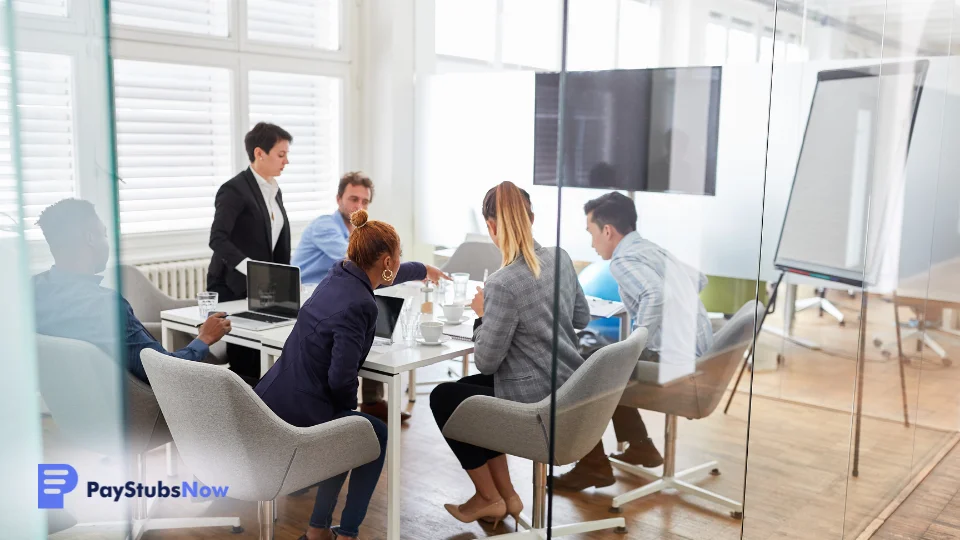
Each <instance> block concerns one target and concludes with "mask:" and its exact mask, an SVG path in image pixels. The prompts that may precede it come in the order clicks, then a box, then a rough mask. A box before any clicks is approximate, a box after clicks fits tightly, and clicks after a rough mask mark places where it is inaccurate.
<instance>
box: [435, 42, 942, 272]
mask: <svg viewBox="0 0 960 540" xmlns="http://www.w3.org/2000/svg"><path fill="white" fill-rule="evenodd" d="M944 62H946V60H943V59H934V61H933V62H932V67H931V70H930V75H929V78H928V85H927V86H928V89H929V91H928V93H927V95H926V96H925V98H924V99H923V100H922V101H921V105H920V111H919V113H918V119H917V125H916V128H915V132H914V140H913V151H912V153H911V157H910V159H909V161H908V166H907V178H908V179H912V180H911V181H912V182H920V181H921V180H922V181H924V182H927V183H928V184H929V182H931V178H932V179H933V180H932V181H933V183H934V186H935V185H936V182H937V178H956V177H957V175H958V174H960V166H957V168H956V169H951V170H949V171H947V170H945V168H946V167H947V166H951V167H953V166H955V165H956V164H955V163H954V161H956V160H952V161H951V160H950V159H948V157H947V156H946V154H944V159H943V163H942V167H943V168H944V170H941V163H940V159H938V158H939V156H940V155H941V149H940V147H941V122H942V118H943V117H942V112H943V107H944V105H943V99H944V94H943V91H942V90H943V89H945V88H946V85H947V82H948V81H947V74H948V70H947V68H946V65H945V63H944ZM858 64H862V61H855V60H835V61H819V62H810V63H803V64H779V65H777V66H776V69H775V71H774V74H773V89H772V93H771V90H770V86H769V81H770V74H769V67H768V66H767V67H764V66H762V65H758V64H753V65H740V66H727V67H725V68H724V72H723V82H722V87H721V105H720V134H719V142H718V163H717V193H716V196H714V197H701V196H692V195H675V194H662V193H637V194H636V201H637V210H638V214H639V216H640V219H639V227H638V228H639V230H640V233H641V234H642V235H644V236H645V237H647V238H649V239H651V240H653V241H654V242H657V243H658V244H661V245H662V246H664V247H665V248H667V249H669V250H671V251H673V252H674V253H676V254H677V255H678V256H679V257H680V258H681V259H683V260H684V261H686V262H688V263H690V264H692V265H694V266H696V267H698V268H700V269H701V270H702V271H703V272H705V273H708V274H711V275H720V276H730V277H740V278H751V277H755V276H756V275H757V267H758V254H760V253H761V248H760V241H761V235H760V231H761V223H762V231H763V236H762V240H763V248H762V261H760V268H761V276H762V277H763V278H764V279H767V280H771V279H774V278H775V275H776V271H775V270H774V268H773V264H772V263H773V256H774V253H775V249H776V244H777V241H778V239H779V236H780V234H779V233H780V227H781V225H782V222H783V215H784V212H785V210H786V204H787V199H788V196H789V192H790V187H791V185H792V182H793V173H794V168H795V165H796V160H797V155H798V151H799V148H800V143H801V139H802V136H803V131H804V127H805V124H806V117H807V114H808V110H809V104H810V100H811V98H812V94H813V89H814V86H815V83H816V75H817V73H818V72H819V71H820V70H823V69H836V68H838V67H843V66H848V65H858ZM954 79H956V77H954ZM950 84H951V86H953V87H956V86H958V84H957V82H956V81H951V83H950ZM421 89H422V93H421V95H420V100H419V101H418V116H417V118H418V125H417V156H416V158H417V159H416V161H417V179H418V182H417V184H416V190H417V191H416V197H417V200H418V201H421V202H420V204H421V205H422V208H423V209H424V210H425V211H424V212H420V213H418V215H417V218H416V219H417V227H416V230H417V238H418V240H419V241H421V242H424V243H428V244H442V245H455V244H457V243H459V242H460V241H461V240H462V238H463V235H464V234H465V233H466V232H473V231H474V230H475V229H476V228H477V227H479V226H480V224H479V223H477V218H476V212H477V210H478V208H479V206H480V202H481V200H482V197H483V194H484V193H485V192H486V190H487V189H489V188H490V187H491V186H493V185H495V184H497V183H498V182H501V181H503V180H511V181H513V182H515V183H517V184H518V185H520V186H522V187H525V188H526V189H528V190H529V191H530V194H531V197H532V198H533V206H534V212H535V213H536V221H535V224H534V229H535V234H536V236H537V238H538V239H539V241H540V242H541V243H544V244H556V243H557V236H556V234H557V222H558V218H559V222H560V238H559V245H561V246H563V247H564V248H565V249H567V251H569V252H570V254H571V256H572V257H574V258H575V259H581V260H596V259H597V256H596V254H595V253H594V252H593V250H592V249H591V248H590V240H589V236H588V235H587V234H586V233H585V232H584V231H583V229H584V226H585V221H584V217H583V211H582V206H583V203H584V202H586V201H587V200H589V199H590V198H593V197H596V196H598V195H599V194H601V193H603V192H602V191H598V190H588V189H580V188H565V189H563V190H562V194H561V196H560V199H561V207H560V209H559V212H558V209H557V199H558V190H557V189H556V188H552V187H543V186H533V185H532V177H533V118H534V97H533V96H534V74H532V73H488V74H478V73H458V74H445V75H436V76H433V77H430V78H428V79H427V80H425V81H423V82H422V86H421ZM937 91H939V94H935V92H937ZM953 92H954V95H956V93H957V89H956V88H954V90H953ZM937 96H939V97H937ZM768 107H769V114H768ZM953 108H954V109H955V108H956V105H954V106H953ZM768 118H769V133H770V137H769V141H768V138H767V133H768V126H767V122H768ZM957 137H960V135H952V136H950V137H949V138H948V139H947V140H954V139H956V138H957ZM768 142H769V148H768V146H767V145H768ZM910 185H911V184H908V186H907V187H908V189H909V188H910ZM928 189H929V185H928ZM907 200H908V201H918V203H917V205H916V206H914V207H912V208H910V209H908V211H907V214H908V216H919V217H915V218H914V221H909V222H908V223H910V224H912V225H911V226H910V227H909V231H912V232H911V233H910V237H909V239H908V240H905V243H906V242H914V241H918V242H919V241H920V240H923V242H925V244H926V245H928V246H929V242H930V240H929V237H930V235H931V232H932V227H933V226H932V224H928V225H924V224H923V223H921V224H919V225H918V224H916V223H915V221H916V220H917V219H921V220H922V219H923V218H924V216H930V215H931V213H930V212H929V211H928V210H929V208H930V204H929V203H930V202H931V200H930V198H929V196H927V197H925V198H923V197H921V198H919V199H918V198H917V197H916V196H914V197H912V198H910V197H908V198H907ZM942 212H943V211H941V213H942ZM927 219H932V218H929V217H928V218H927ZM480 230H481V231H482V229H480ZM939 230H940V231H941V232H942V231H943V230H944V225H943V224H941V225H940V229H939ZM916 231H921V232H922V231H925V236H924V235H921V236H920V237H917V238H915V237H914V236H913V235H914V234H916ZM943 242H946V243H947V244H943ZM949 242H950V240H949V239H946V240H943V241H942V242H941V244H940V247H938V250H939V251H938V252H941V253H950V252H952V251H951V250H950V248H949ZM911 245H913V244H911ZM894 249H895V248H894Z"/></svg>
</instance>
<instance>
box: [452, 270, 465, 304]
mask: <svg viewBox="0 0 960 540" xmlns="http://www.w3.org/2000/svg"><path fill="white" fill-rule="evenodd" d="M450 277H452V278H453V301H454V302H455V303H460V304H463V303H466V301H467V285H468V284H469V282H470V274H468V273H466V272H454V273H453V274H450Z"/></svg>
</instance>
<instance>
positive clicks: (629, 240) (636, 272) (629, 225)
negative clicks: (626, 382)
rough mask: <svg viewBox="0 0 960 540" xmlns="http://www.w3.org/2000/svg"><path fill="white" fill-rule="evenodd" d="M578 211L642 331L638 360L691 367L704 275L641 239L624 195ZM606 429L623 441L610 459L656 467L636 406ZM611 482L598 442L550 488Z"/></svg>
mask: <svg viewBox="0 0 960 540" xmlns="http://www.w3.org/2000/svg"><path fill="white" fill-rule="evenodd" d="M583 209H584V213H585V214H586V215H587V231H588V232H589V233H590V236H591V238H592V241H593V242H592V246H593V248H594V249H595V250H596V251H597V253H598V254H600V257H602V258H603V259H604V260H609V261H610V274H611V275H612V276H613V279H614V280H615V281H616V282H617V287H618V288H619V292H620V299H621V300H622V301H623V304H624V306H625V307H626V308H627V312H628V313H629V314H630V318H631V319H632V320H633V327H634V328H646V329H647V331H648V332H649V337H648V338H647V344H646V347H645V348H644V350H643V352H642V353H641V355H640V359H641V360H645V361H648V362H660V363H661V364H671V365H673V366H680V367H689V368H690V369H692V366H693V365H694V364H695V362H696V359H697V358H698V357H699V356H700V355H702V354H703V353H705V352H706V351H707V349H709V348H710V346H711V345H712V344H713V332H712V327H711V325H710V319H709V317H708V316H707V310H706V308H705V307H704V305H703V302H702V301H700V296H699V295H700V291H701V290H703V288H704V287H705V286H706V284H707V277H706V276H705V275H703V274H702V273H700V272H698V271H697V270H695V269H693V268H691V267H690V266H688V265H686V264H684V263H683V262H682V261H680V260H679V259H677V258H676V257H674V256H673V254H671V253H670V252H669V251H667V250H665V249H663V248H662V247H660V246H658V245H657V244H654V243H653V242H651V241H649V240H647V239H645V238H642V237H641V236H640V233H638V232H637V209H636V206H635V205H634V203H633V200H631V199H630V198H629V197H627V196H626V195H623V194H622V193H617V192H612V193H607V194H605V195H602V196H601V197H598V198H596V199H594V200H592V201H590V202H588V203H587V204H586V205H585V206H584V208H583ZM613 428H614V431H615V432H616V435H617V441H619V442H629V443H630V446H629V447H628V448H627V451H626V452H624V453H622V454H619V455H617V456H614V457H615V458H616V459H618V460H620V461H625V462H627V463H632V464H635V465H641V466H643V467H656V466H659V465H661V464H662V463H663V457H662V456H661V455H660V452H658V451H657V448H656V447H655V446H654V445H653V441H652V440H651V439H650V437H649V436H648V435H647V428H646V426H645V425H644V423H643V420H642V419H641V418H640V413H639V412H638V411H637V409H636V408H631V407H617V410H616V411H615V412H614V414H613ZM613 483H614V478H613V469H612V468H611V466H610V460H609V459H608V458H607V455H606V454H605V453H604V451H603V442H602V441H601V442H600V443H599V444H597V446H596V448H594V449H593V450H592V451H591V452H590V453H589V454H587V455H586V456H585V457H584V458H583V459H582V460H580V462H579V463H578V464H577V466H576V467H575V468H574V469H573V470H572V471H570V472H568V473H566V474H564V475H562V476H560V477H559V478H557V479H555V480H554V487H556V488H557V489H564V490H567V491H580V490H582V489H586V488H588V487H592V486H596V487H604V486H609V485H612V484H613Z"/></svg>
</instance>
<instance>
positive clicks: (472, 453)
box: [430, 375, 501, 471]
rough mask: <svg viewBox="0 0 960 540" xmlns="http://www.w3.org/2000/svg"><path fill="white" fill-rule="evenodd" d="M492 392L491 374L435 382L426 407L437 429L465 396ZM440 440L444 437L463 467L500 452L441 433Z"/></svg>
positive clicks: (479, 464)
mask: <svg viewBox="0 0 960 540" xmlns="http://www.w3.org/2000/svg"><path fill="white" fill-rule="evenodd" d="M493 395H494V394H493V375H471V376H469V377H464V378H462V379H460V380H459V381H457V382H447V383H442V384H439V385H437V387H436V388H434V389H433V392H430V409H431V410H433V418H434V419H435V420H436V421H437V425H438V426H439V427H440V431H441V432H443V426H445V425H446V424H447V420H449V419H450V416H452V415H453V411H455V410H456V409H457V407H458V406H459V405H460V404H461V403H463V402H464V401H465V400H466V399H467V398H469V397H472V396H491V397H493ZM444 440H445V441H447V444H448V445H449V446H450V449H451V450H453V453H454V455H455V456H457V459H458V460H460V466H461V467H463V468H464V470H467V471H470V470H473V469H476V468H479V467H482V466H484V465H485V464H486V463H487V461H490V460H491V459H493V458H495V457H497V456H499V455H501V452H494V451H493V450H488V449H486V448H481V447H479V446H474V445H472V444H467V443H464V442H460V441H454V440H452V439H447V438H446V437H444Z"/></svg>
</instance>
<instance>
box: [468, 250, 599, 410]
mask: <svg viewBox="0 0 960 540" xmlns="http://www.w3.org/2000/svg"><path fill="white" fill-rule="evenodd" d="M535 248H536V254H537V257H538V258H539V259H540V278H539V279H537V278H534V277H533V272H531V271H530V267H529V266H527V263H526V262H525V261H524V259H523V257H522V256H521V257H520V258H518V259H517V260H516V261H514V262H512V263H510V264H508V265H507V266H504V267H503V268H501V269H500V270H497V271H496V272H494V273H493V274H491V275H490V276H489V277H488V278H487V283H486V285H485V286H484V290H483V318H482V321H481V324H480V326H478V327H477V328H476V330H474V334H473V341H474V342H475V343H476V348H475V351H474V362H475V363H476V366H477V368H478V369H479V370H480V372H481V373H484V374H486V375H491V374H492V375H493V380H494V386H493V389H494V394H495V395H496V397H498V398H502V399H509V400H511V401H519V402H521V403H534V402H537V401H540V400H541V399H543V398H545V397H547V396H549V395H550V377H551V375H550V374H551V363H552V359H553V354H552V351H553V320H554V317H553V297H554V285H555V284H556V281H557V280H556V268H555V267H556V258H557V257H560V308H559V311H558V318H559V323H560V324H559V328H558V334H559V335H558V336H557V387H558V388H559V386H560V385H562V384H563V383H564V382H565V381H566V380H567V379H568V378H569V377H570V375H572V374H573V372H574V371H575V370H576V369H577V368H578V367H580V365H581V364H582V363H583V359H582V358H581V357H580V353H579V352H578V350H577V336H576V332H575V330H574V329H575V328H584V327H585V326H586V325H587V323H589V322H590V308H589V306H588V305H587V299H586V297H585V296H584V295H583V289H581V288H580V282H579V281H578V280H577V272H576V270H575V269H574V268H573V261H571V260H570V256H569V255H567V252H566V251H564V250H562V249H560V248H544V247H541V246H540V244H535Z"/></svg>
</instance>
